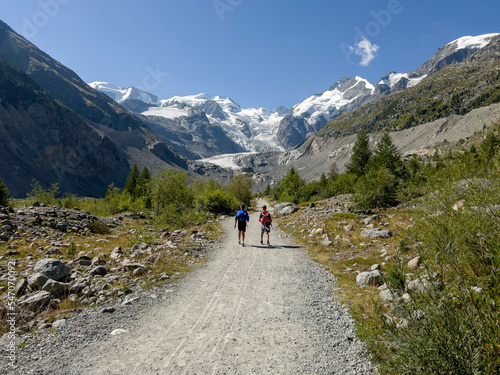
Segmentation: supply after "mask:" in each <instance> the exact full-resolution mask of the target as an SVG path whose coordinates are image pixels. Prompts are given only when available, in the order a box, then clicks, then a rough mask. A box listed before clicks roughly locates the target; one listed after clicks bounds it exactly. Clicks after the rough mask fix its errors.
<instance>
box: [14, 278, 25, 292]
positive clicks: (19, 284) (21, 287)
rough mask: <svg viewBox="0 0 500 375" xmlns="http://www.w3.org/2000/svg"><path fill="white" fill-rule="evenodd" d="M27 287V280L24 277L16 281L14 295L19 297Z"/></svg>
mask: <svg viewBox="0 0 500 375" xmlns="http://www.w3.org/2000/svg"><path fill="white" fill-rule="evenodd" d="M27 288H28V280H27V279H26V277H23V278H22V279H21V280H19V281H18V282H17V284H16V287H15V288H14V294H15V295H16V297H20V296H22V295H23V294H24V292H25V291H26V289H27Z"/></svg>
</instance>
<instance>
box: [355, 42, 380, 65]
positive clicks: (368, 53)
mask: <svg viewBox="0 0 500 375" xmlns="http://www.w3.org/2000/svg"><path fill="white" fill-rule="evenodd" d="M379 48H380V47H379V46H377V45H376V44H372V43H371V42H370V41H369V40H368V39H366V38H364V37H363V38H362V39H361V41H360V42H359V43H358V44H355V45H354V46H350V47H349V49H350V50H351V52H353V53H355V54H356V55H358V56H361V62H360V65H361V66H368V64H370V62H371V61H372V60H373V59H374V58H375V53H377V51H378V49H379Z"/></svg>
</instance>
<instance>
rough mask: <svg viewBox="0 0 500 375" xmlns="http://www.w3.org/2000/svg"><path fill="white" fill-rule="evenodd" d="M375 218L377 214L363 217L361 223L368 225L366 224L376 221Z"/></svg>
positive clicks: (376, 218)
mask: <svg viewBox="0 0 500 375" xmlns="http://www.w3.org/2000/svg"><path fill="white" fill-rule="evenodd" d="M377 220H378V215H372V216H370V217H367V218H366V219H364V220H363V223H365V225H368V224H370V223H373V222H374V221H377Z"/></svg>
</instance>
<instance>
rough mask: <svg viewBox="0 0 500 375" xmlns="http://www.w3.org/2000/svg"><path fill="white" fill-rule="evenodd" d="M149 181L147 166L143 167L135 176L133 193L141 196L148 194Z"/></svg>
mask: <svg viewBox="0 0 500 375" xmlns="http://www.w3.org/2000/svg"><path fill="white" fill-rule="evenodd" d="M150 182H151V175H150V174H149V170H148V168H147V167H144V168H143V169H142V171H141V174H140V175H139V177H138V178H137V185H136V187H135V193H136V195H137V197H143V196H145V195H148V185H149V183H150Z"/></svg>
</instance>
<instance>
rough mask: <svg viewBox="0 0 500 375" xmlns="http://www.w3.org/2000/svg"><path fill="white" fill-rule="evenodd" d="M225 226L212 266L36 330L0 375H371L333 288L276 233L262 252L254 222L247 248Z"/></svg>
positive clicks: (301, 253) (2, 366)
mask: <svg viewBox="0 0 500 375" xmlns="http://www.w3.org/2000/svg"><path fill="white" fill-rule="evenodd" d="M232 226H233V222H232V220H226V221H225V222H223V227H224V235H223V236H222V238H221V240H220V242H218V243H216V244H215V245H214V248H213V251H212V252H211V256H210V257H211V259H210V261H209V262H207V263H206V264H204V265H203V266H201V268H200V269H198V270H196V271H195V272H193V273H191V274H189V275H188V276H187V277H185V278H184V279H182V280H180V281H179V282H178V283H177V284H175V285H173V286H172V285H169V286H166V287H164V288H159V289H154V290H148V291H144V290H138V291H137V292H134V293H133V294H131V295H130V296H129V297H128V298H129V300H130V299H132V301H131V303H130V304H129V305H121V304H120V305H115V306H112V307H113V308H114V311H113V309H110V310H111V311H108V312H106V311H105V310H103V308H102V307H101V308H98V309H86V310H82V311H81V312H79V313H76V314H73V315H72V316H71V317H69V318H67V321H66V324H65V325H64V326H62V327H61V328H58V329H57V330H55V331H54V330H52V331H48V330H45V331H44V330H39V331H38V334H37V335H35V336H33V337H32V338H30V339H29V340H27V341H26V343H25V345H24V347H23V348H21V349H19V350H18V352H17V362H16V365H17V369H15V370H14V369H12V368H11V367H9V366H8V363H6V361H3V360H2V362H1V363H0V373H2V374H53V375H58V374H61V375H62V374H64V375H69V374H376V370H375V367H374V366H373V365H372V364H371V363H370V361H369V359H368V358H367V356H366V355H365V354H364V353H365V351H364V346H363V344H362V343H361V342H360V341H359V340H358V339H357V338H356V336H355V329H354V322H353V320H352V319H351V317H350V316H349V314H348V313H347V311H346V310H344V309H343V308H342V306H341V305H340V304H339V302H338V301H337V300H336V299H335V295H334V292H333V288H334V283H335V279H334V278H333V277H332V276H331V275H330V274H329V273H328V272H326V271H325V270H323V268H322V267H321V266H320V265H318V264H316V263H314V262H312V261H310V260H308V258H307V255H306V254H305V252H304V250H303V249H301V248H298V247H296V246H293V245H291V241H290V239H289V238H288V237H287V236H286V235H285V234H284V233H283V232H281V231H280V230H279V228H275V230H273V231H272V232H271V243H272V246H271V247H267V246H262V245H260V244H259V241H260V232H259V231H260V223H259V222H258V214H253V215H251V220H250V225H249V228H248V231H247V241H246V246H245V247H242V246H240V245H238V241H237V234H236V232H235V231H233V228H232ZM136 297H137V299H135V298H136ZM118 329H121V331H116V330H118ZM112 332H113V333H114V335H112V334H111V333H112Z"/></svg>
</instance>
